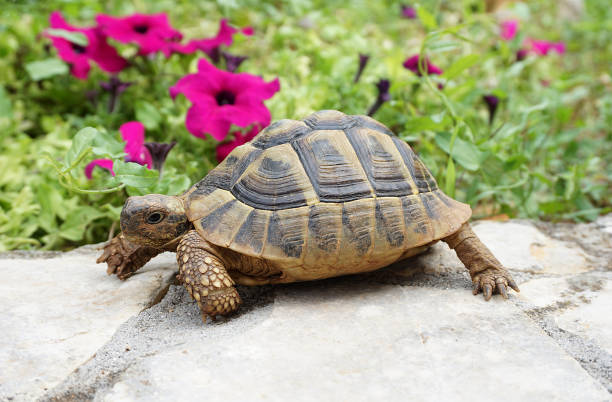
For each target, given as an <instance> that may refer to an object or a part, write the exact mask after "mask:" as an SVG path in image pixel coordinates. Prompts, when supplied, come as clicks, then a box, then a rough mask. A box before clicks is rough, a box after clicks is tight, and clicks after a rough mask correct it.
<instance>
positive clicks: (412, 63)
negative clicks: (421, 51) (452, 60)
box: [403, 54, 442, 76]
mask: <svg viewBox="0 0 612 402" xmlns="http://www.w3.org/2000/svg"><path fill="white" fill-rule="evenodd" d="M403 65H404V67H405V68H407V69H408V70H410V71H412V72H413V73H415V74H416V75H418V76H421V71H420V70H419V55H418V54H415V55H414V56H412V57H410V58H408V59H406V61H404V64H403ZM425 68H426V69H427V74H436V75H440V74H442V69H440V68H439V67H437V66H435V65H434V64H432V63H431V62H430V61H429V59H425Z"/></svg>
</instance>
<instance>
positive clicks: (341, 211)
mask: <svg viewBox="0 0 612 402" xmlns="http://www.w3.org/2000/svg"><path fill="white" fill-rule="evenodd" d="M470 216H471V209H470V206H469V205H467V204H463V203H461V202H458V201H456V200H453V199H452V198H450V197H448V196H447V195H446V194H444V193H443V192H442V191H441V190H440V189H439V188H438V185H437V183H436V180H435V179H434V177H433V176H432V174H431V173H430V172H429V170H428V169H427V168H426V167H425V165H424V164H423V163H422V162H421V160H420V159H419V158H418V157H417V155H416V154H415V153H414V152H413V150H412V149H411V147H410V146H409V145H408V144H406V143H405V142H404V141H402V140H401V139H400V138H398V137H397V136H395V135H394V134H393V133H392V132H391V131H390V130H389V129H388V128H387V127H385V126H384V125H383V124H381V123H379V122H378V121H376V120H374V119H372V118H370V117H367V116H349V115H346V114H344V113H341V112H338V111H333V110H324V111H319V112H316V113H313V114H312V115H310V116H308V117H306V118H305V119H304V120H303V121H295V120H280V121H278V122H275V123H273V124H271V125H270V126H268V127H267V128H265V129H264V130H263V131H262V132H260V133H259V134H258V135H257V136H256V137H255V138H254V139H253V140H252V141H251V142H249V143H247V144H245V145H242V146H240V147H237V148H235V149H234V150H233V151H232V152H231V153H230V154H229V155H228V156H227V157H226V159H225V160H224V161H223V162H222V163H220V164H219V165H218V166H217V167H216V168H214V169H213V170H211V171H210V172H209V173H208V175H206V177H204V178H203V179H202V180H201V181H199V182H198V183H196V184H195V185H193V186H192V187H191V188H190V189H189V190H187V191H186V192H185V193H184V194H182V195H180V196H166V195H160V194H149V195H146V196H138V197H129V198H128V199H127V201H126V202H125V205H124V207H123V210H122V211H121V219H120V221H121V233H120V234H119V235H118V236H117V237H115V238H114V239H112V240H111V241H110V242H109V243H108V244H107V245H106V246H105V248H104V251H103V253H102V255H101V256H100V258H99V259H98V263H101V262H106V263H107V264H108V270H107V272H108V274H109V275H110V274H113V273H114V274H116V275H117V276H118V277H119V278H120V279H126V278H127V277H129V276H130V275H132V274H133V273H134V272H135V271H136V270H137V269H139V268H140V267H141V266H143V265H144V264H145V263H146V262H147V261H148V260H149V259H151V258H152V257H154V256H155V255H157V254H159V253H161V252H163V251H174V252H176V253H177V261H178V265H179V274H178V275H177V277H178V279H179V281H180V282H182V283H183V285H184V286H185V287H186V288H187V291H188V292H189V294H190V295H191V296H192V297H193V298H194V299H195V300H196V301H197V303H198V306H199V307H200V310H201V312H202V317H203V319H204V320H206V317H208V316H210V317H211V318H212V319H214V318H215V317H216V316H217V315H228V314H230V313H232V312H234V311H236V310H237V309H238V308H239V306H240V303H241V300H240V296H239V295H238V292H237V291H236V289H235V287H234V285H235V284H236V283H238V284H241V285H264V284H276V283H288V282H296V281H309V280H315V279H322V278H329V277H334V276H339V275H346V274H356V273H361V272H368V271H373V270H376V269H379V268H382V267H385V266H387V265H390V264H391V263H394V262H396V261H400V260H403V259H406V258H408V257H411V256H414V255H416V254H418V253H420V252H423V251H425V250H427V248H428V247H429V246H431V245H432V244H433V243H435V242H437V241H438V240H442V241H444V242H446V243H447V244H448V245H449V246H450V247H451V248H452V249H454V250H455V252H456V253H457V256H458V257H459V259H460V260H461V261H462V262H463V264H464V265H465V266H466V267H467V268H468V270H469V273H470V275H471V277H472V281H473V293H474V294H477V293H479V292H480V291H482V293H483V294H484V298H485V299H486V300H489V299H490V298H491V296H492V294H493V293H494V292H497V293H500V294H501V295H502V296H503V297H504V298H508V289H507V287H508V286H509V287H511V288H512V289H514V290H515V291H519V289H518V287H517V285H516V283H515V282H514V280H513V279H512V277H511V276H510V274H509V273H508V272H507V271H506V270H505V269H504V267H503V266H502V264H501V263H500V262H499V261H498V260H497V259H496V258H495V257H494V256H493V254H492V253H491V252H490V251H489V250H488V249H487V247H486V246H485V245H484V244H483V243H482V242H481V241H480V240H479V239H478V237H477V236H476V235H475V234H474V232H473V231H472V229H471V228H470V225H469V223H468V219H469V218H470Z"/></svg>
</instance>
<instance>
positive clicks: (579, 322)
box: [555, 272, 612, 354]
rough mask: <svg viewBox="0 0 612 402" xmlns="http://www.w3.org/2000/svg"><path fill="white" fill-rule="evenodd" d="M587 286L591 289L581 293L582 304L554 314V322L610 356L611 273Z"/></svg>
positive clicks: (611, 349)
mask: <svg viewBox="0 0 612 402" xmlns="http://www.w3.org/2000/svg"><path fill="white" fill-rule="evenodd" d="M589 284H591V285H593V288H590V289H587V290H585V291H583V292H581V301H582V303H580V304H578V305H576V306H575V307H570V308H568V309H567V310H565V311H563V312H561V313H560V314H555V321H556V323H557V325H558V326H559V327H560V328H562V329H564V330H566V331H569V332H572V333H573V334H576V335H579V336H582V337H584V338H588V339H591V340H593V341H594V342H595V343H597V344H598V345H599V346H600V347H602V348H603V349H605V350H606V351H607V352H608V353H610V354H612V273H611V272H608V273H606V275H605V276H604V277H603V278H602V280H601V281H599V282H595V281H590V282H589Z"/></svg>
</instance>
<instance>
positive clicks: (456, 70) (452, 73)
mask: <svg viewBox="0 0 612 402" xmlns="http://www.w3.org/2000/svg"><path fill="white" fill-rule="evenodd" d="M479 61H480V56H478V55H477V54H468V55H467V56H463V57H461V58H460V59H459V60H457V61H456V62H454V63H453V64H451V66H450V67H449V68H448V69H446V71H444V73H443V74H442V78H445V79H447V80H452V79H453V78H455V77H456V76H458V75H459V74H461V73H462V72H463V71H464V70H466V69H468V68H470V67H472V66H473V65H475V64H476V63H478V62H479Z"/></svg>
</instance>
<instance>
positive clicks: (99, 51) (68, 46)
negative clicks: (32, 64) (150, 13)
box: [44, 11, 127, 79]
mask: <svg viewBox="0 0 612 402" xmlns="http://www.w3.org/2000/svg"><path fill="white" fill-rule="evenodd" d="M49 23H50V25H51V28H55V29H63V30H65V31H70V32H80V33H82V34H83V35H85V36H86V37H87V41H88V43H87V46H81V45H78V44H76V43H72V42H70V41H69V40H67V39H64V38H60V37H58V36H53V35H51V34H48V33H45V34H44V35H45V36H46V37H48V38H49V39H51V42H52V43H53V46H55V48H56V49H57V52H58V54H59V56H60V57H61V59H62V60H64V61H65V62H67V63H68V64H70V72H71V73H72V75H74V76H75V77H76V78H79V79H86V78H87V76H88V75H89V70H90V69H91V66H90V63H89V62H90V60H93V61H95V62H96V63H97V64H98V65H99V66H100V68H101V69H102V70H104V71H107V72H109V73H117V72H119V71H121V70H122V69H123V68H124V67H125V66H127V62H126V61H125V59H123V58H122V57H121V56H119V54H118V53H117V50H115V48H113V47H112V46H110V45H109V44H108V43H107V41H106V36H104V34H103V33H102V32H101V31H100V30H99V29H98V28H77V27H74V26H72V25H70V24H68V23H67V22H66V20H65V19H64V17H63V16H62V14H61V13H60V12H59V11H54V12H52V13H51V15H50V17H49Z"/></svg>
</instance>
